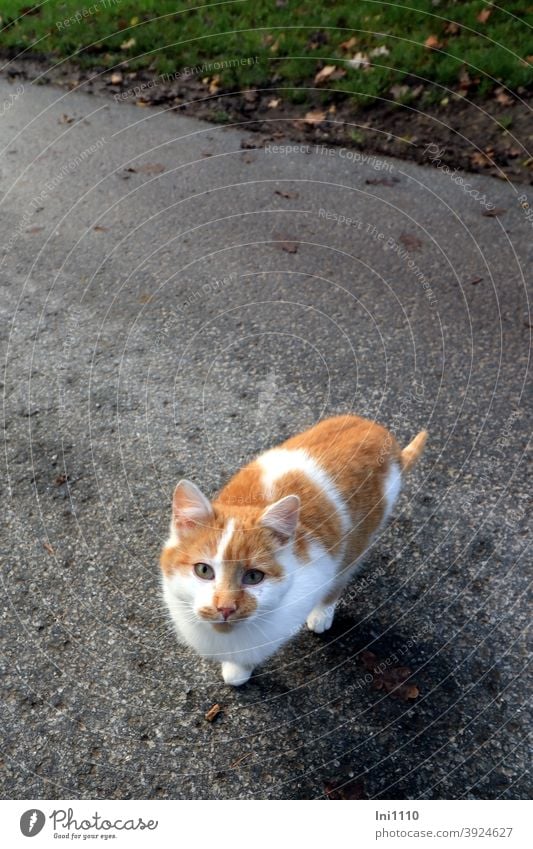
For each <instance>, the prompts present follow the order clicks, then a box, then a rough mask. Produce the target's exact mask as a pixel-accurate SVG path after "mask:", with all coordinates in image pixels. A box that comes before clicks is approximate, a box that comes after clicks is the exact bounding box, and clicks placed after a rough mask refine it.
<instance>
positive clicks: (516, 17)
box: [0, 0, 533, 103]
mask: <svg viewBox="0 0 533 849" xmlns="http://www.w3.org/2000/svg"><path fill="white" fill-rule="evenodd" d="M195 6H197V3H179V2H173V0H144V2H138V0H137V2H129V0H117V2H114V0H62V2H61V0H60V2H50V0H47V2H44V3H42V4H41V5H40V6H35V7H34V11H28V8H29V7H28V0H23V2H17V0H3V2H2V5H1V7H0V15H1V18H2V25H1V26H2V28H1V31H0V47H1V48H11V49H12V48H16V49H18V50H20V51H28V52H34V53H35V52H37V53H40V54H44V55H46V56H47V57H48V59H49V61H50V62H51V63H53V62H55V61H60V60H61V59H64V58H66V57H70V58H72V59H74V60H75V61H76V62H78V63H79V64H80V65H82V66H83V67H88V66H91V67H92V66H98V67H105V68H114V67H116V66H120V67H123V64H124V62H127V66H126V67H127V68H128V69H130V70H136V69H139V68H144V69H148V70H149V71H151V72H152V73H154V74H160V73H167V74H173V73H176V72H179V71H180V70H181V69H183V68H185V67H195V66H198V65H203V64H206V63H214V62H220V63H224V62H225V63H227V64H226V66H225V67H223V68H222V69H220V70H217V69H216V68H211V67H208V68H207V69H206V70H205V71H203V72H200V74H199V76H200V77H204V76H209V77H212V76H213V75H214V74H217V73H218V74H219V75H220V90H234V89H241V88H244V87H250V86H252V87H253V86H256V85H257V86H265V85H268V84H270V85H272V86H275V87H276V86H278V87H281V88H283V87H285V86H287V87H289V88H290V87H293V88H294V89H295V90H293V91H292V92H290V93H289V92H287V94H286V96H287V98H289V99H291V100H293V101H295V102H301V103H306V102H308V100H309V99H310V96H311V93H310V92H308V91H306V89H307V88H309V87H313V81H314V77H315V75H316V73H317V71H318V70H319V69H320V67H321V66H323V65H325V64H330V65H336V66H337V67H338V68H342V69H344V70H346V76H344V77H343V78H342V79H339V80H336V81H334V82H331V81H330V82H329V83H327V84H326V86H325V87H323V88H326V89H335V90H337V91H340V92H343V93H346V94H347V95H350V96H351V97H352V98H354V99H355V100H356V101H358V102H362V103H367V102H370V101H371V100H372V99H373V98H376V97H379V96H383V95H384V96H389V92H390V89H391V86H401V85H405V84H407V85H409V86H410V87H411V88H414V87H415V86H416V85H417V82H418V80H417V78H423V80H429V81H430V83H431V84H432V85H430V86H429V87H427V86H426V90H425V92H424V94H423V98H424V101H425V102H429V101H431V100H440V99H441V98H442V97H443V96H444V94H445V93H444V92H443V91H442V89H440V88H439V85H440V86H446V87H450V88H452V89H457V87H458V84H459V77H460V74H461V72H463V74H464V69H465V68H466V69H467V70H468V73H469V76H470V78H471V79H472V80H474V83H473V85H471V87H470V88H469V90H468V93H469V95H472V94H473V93H475V92H478V93H480V94H481V95H487V94H488V93H490V91H491V90H492V89H494V88H495V87H496V86H497V85H499V84H502V83H504V84H505V85H507V86H509V87H510V88H511V89H514V90H516V89H517V88H518V87H520V86H528V85H531V83H532V82H533V65H531V64H529V63H526V62H524V61H523V60H525V59H526V57H530V62H531V61H533V60H532V59H531V57H532V55H533V35H532V33H533V30H532V25H533V0H506V2H505V4H503V3H502V4H500V6H501V8H497V9H496V8H491V6H490V4H487V3H485V2H484V0H472V2H468V0H465V2H462V1H461V2H459V0H455V2H454V0H441V2H439V3H436V4H435V3H433V2H432V0H405V3H392V2H390V3H387V2H380V0H338V2H333V0H321V2H317V0H313V2H309V1H308V0H287V2H286V4H285V5H276V2H275V0H268V1H267V0H244V2H242V0H241V2H239V0H229V1H228V2H219V3H218V4H217V5H204V6H200V7H199V8H194V7H195ZM503 7H505V8H503ZM84 9H85V10H86V11H88V12H90V14H88V15H86V16H85V17H82V18H81V20H78V21H76V20H72V16H74V15H75V14H76V12H82V13H83V10H84ZM24 10H26V11H24ZM483 10H491V14H490V17H489V18H488V19H487V20H486V22H484V23H483V22H480V21H478V20H477V16H478V15H479V14H480V12H482V11H483ZM19 16H20V17H19ZM68 18H71V20H70V22H69V23H68V25H67V24H66V23H65V20H66V19H68ZM449 21H453V22H456V23H457V24H459V25H460V26H459V28H458V31H457V32H455V33H454V32H449V26H448V32H447V31H446V27H447V25H448V23H449ZM452 29H453V28H452ZM351 36H355V37H356V38H357V40H358V41H357V44H356V45H355V46H354V47H353V49H352V50H351V51H350V52H348V53H347V52H344V51H343V50H342V49H341V47H340V45H341V43H342V42H345V41H347V40H348V39H349V38H350V37H351ZM430 36H436V38H437V39H438V42H439V44H440V45H441V49H440V50H432V49H430V48H428V47H426V46H425V45H424V42H425V41H426V39H427V38H428V37H430ZM128 42H129V43H130V46H128ZM382 46H384V47H386V48H387V49H388V51H389V53H388V55H386V56H379V57H376V58H375V59H371V62H372V67H371V68H370V69H369V70H361V69H351V68H349V67H347V65H346V64H345V62H344V60H345V59H346V58H351V57H352V56H353V55H354V54H355V53H357V52H362V53H364V54H368V53H369V52H370V51H371V50H372V49H375V48H377V47H382ZM246 59H250V60H252V59H253V61H250V62H249V63H245V64H244V63H243V64H241V62H240V60H246ZM520 60H522V61H520ZM477 80H479V81H477ZM421 81H422V80H420V82H421ZM298 89H300V90H298ZM409 96H410V95H409V93H408V92H407V93H405V94H401V93H400V94H399V96H398V99H399V100H401V101H403V102H406V101H407V102H408V101H409ZM327 97H328V95H327V94H325V95H323V96H322V102H324V99H327Z"/></svg>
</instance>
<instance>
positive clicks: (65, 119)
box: [58, 114, 74, 124]
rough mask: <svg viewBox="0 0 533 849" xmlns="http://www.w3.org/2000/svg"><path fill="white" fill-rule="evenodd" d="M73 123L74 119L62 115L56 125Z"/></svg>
mask: <svg viewBox="0 0 533 849" xmlns="http://www.w3.org/2000/svg"><path fill="white" fill-rule="evenodd" d="M73 121H74V118H72V117H71V116H70V115H65V114H63V115H62V116H61V118H60V119H59V121H58V123H59V124H72V122H73Z"/></svg>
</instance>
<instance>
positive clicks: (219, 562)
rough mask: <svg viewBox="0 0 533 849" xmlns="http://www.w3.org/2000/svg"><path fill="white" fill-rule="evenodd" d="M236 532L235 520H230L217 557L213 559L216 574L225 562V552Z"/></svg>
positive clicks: (216, 554)
mask: <svg viewBox="0 0 533 849" xmlns="http://www.w3.org/2000/svg"><path fill="white" fill-rule="evenodd" d="M234 530H235V519H230V520H229V522H228V524H227V525H226V526H225V528H224V530H223V532H222V536H221V538H220V542H219V544H218V547H217V550H216V553H215V556H214V558H213V568H214V570H215V572H216V571H217V568H218V569H219V568H220V567H221V566H222V563H223V562H224V552H225V551H226V548H227V547H228V544H229V541H230V539H231V538H232V536H233V531H234Z"/></svg>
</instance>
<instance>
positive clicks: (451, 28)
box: [444, 21, 461, 35]
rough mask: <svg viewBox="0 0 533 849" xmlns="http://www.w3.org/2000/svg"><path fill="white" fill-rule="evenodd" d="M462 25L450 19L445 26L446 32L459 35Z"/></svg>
mask: <svg viewBox="0 0 533 849" xmlns="http://www.w3.org/2000/svg"><path fill="white" fill-rule="evenodd" d="M460 29H461V27H460V26H459V24H456V23H455V21H449V23H447V24H446V26H445V27H444V32H445V33H446V35H457V33H458V32H459V30H460Z"/></svg>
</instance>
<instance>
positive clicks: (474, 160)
mask: <svg viewBox="0 0 533 849" xmlns="http://www.w3.org/2000/svg"><path fill="white" fill-rule="evenodd" d="M470 163H471V164H472V165H477V167H478V168H488V167H489V165H493V164H494V163H493V162H492V160H491V159H490V157H488V156H487V154H486V153H482V152H481V151H480V150H476V151H475V152H474V153H471V154H470Z"/></svg>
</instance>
